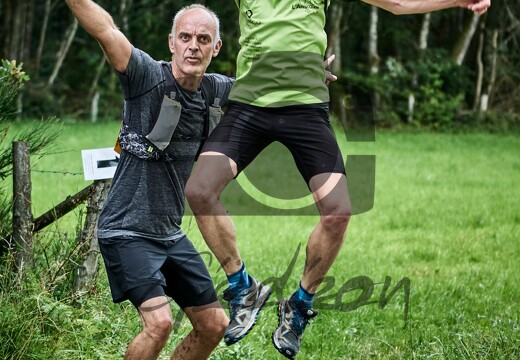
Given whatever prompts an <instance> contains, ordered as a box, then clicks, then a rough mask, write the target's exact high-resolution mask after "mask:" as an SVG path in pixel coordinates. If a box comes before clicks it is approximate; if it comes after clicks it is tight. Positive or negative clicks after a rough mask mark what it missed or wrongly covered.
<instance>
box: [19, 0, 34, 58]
mask: <svg viewBox="0 0 520 360" xmlns="http://www.w3.org/2000/svg"><path fill="white" fill-rule="evenodd" d="M24 12H25V19H24V20H25V21H24V37H23V45H22V49H21V50H22V54H21V57H20V61H23V62H24V63H26V64H27V63H28V62H30V60H32V59H31V43H32V34H33V27H34V12H35V6H34V0H26V2H25V8H24Z"/></svg>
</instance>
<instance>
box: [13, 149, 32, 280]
mask: <svg viewBox="0 0 520 360" xmlns="http://www.w3.org/2000/svg"><path fill="white" fill-rule="evenodd" d="M32 234H33V216H32V210H31V164H30V161H29V145H28V144H27V142H24V141H13V243H14V251H15V259H16V266H17V268H18V270H19V271H20V272H22V271H23V270H24V268H25V267H30V266H31V263H32Z"/></svg>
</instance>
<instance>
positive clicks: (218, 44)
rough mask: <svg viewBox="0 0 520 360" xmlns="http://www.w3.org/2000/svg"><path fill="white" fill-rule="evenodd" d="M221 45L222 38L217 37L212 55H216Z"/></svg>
mask: <svg viewBox="0 0 520 360" xmlns="http://www.w3.org/2000/svg"><path fill="white" fill-rule="evenodd" d="M221 47H222V39H219V40H218V41H217V43H216V44H215V47H214V48H213V57H215V56H217V55H218V53H219V51H220V48H221Z"/></svg>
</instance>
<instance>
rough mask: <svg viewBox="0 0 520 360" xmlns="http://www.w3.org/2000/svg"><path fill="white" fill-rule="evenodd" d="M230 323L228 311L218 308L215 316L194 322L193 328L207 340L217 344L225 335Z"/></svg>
mask: <svg viewBox="0 0 520 360" xmlns="http://www.w3.org/2000/svg"><path fill="white" fill-rule="evenodd" d="M228 325H229V319H228V317H227V316H226V313H225V312H224V310H218V311H217V314H216V315H215V316H214V317H208V318H206V319H204V320H201V321H200V322H199V323H198V324H193V329H194V330H195V331H196V332H197V333H198V335H199V336H201V337H202V338H204V339H205V340H206V341H207V342H210V343H212V344H215V345H216V344H218V343H219V342H220V340H222V338H223V337H224V333H225V332H226V329H227V327H228Z"/></svg>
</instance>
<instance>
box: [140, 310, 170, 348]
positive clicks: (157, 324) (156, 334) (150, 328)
mask: <svg viewBox="0 0 520 360" xmlns="http://www.w3.org/2000/svg"><path fill="white" fill-rule="evenodd" d="M172 328H173V319H172V318H171V316H162V317H160V318H155V319H153V320H148V321H146V322H145V323H144V332H145V333H146V334H147V335H148V336H149V337H150V338H151V339H152V340H153V341H154V342H157V343H164V342H166V341H167V340H168V337H169V336H170V333H171V331H172Z"/></svg>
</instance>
